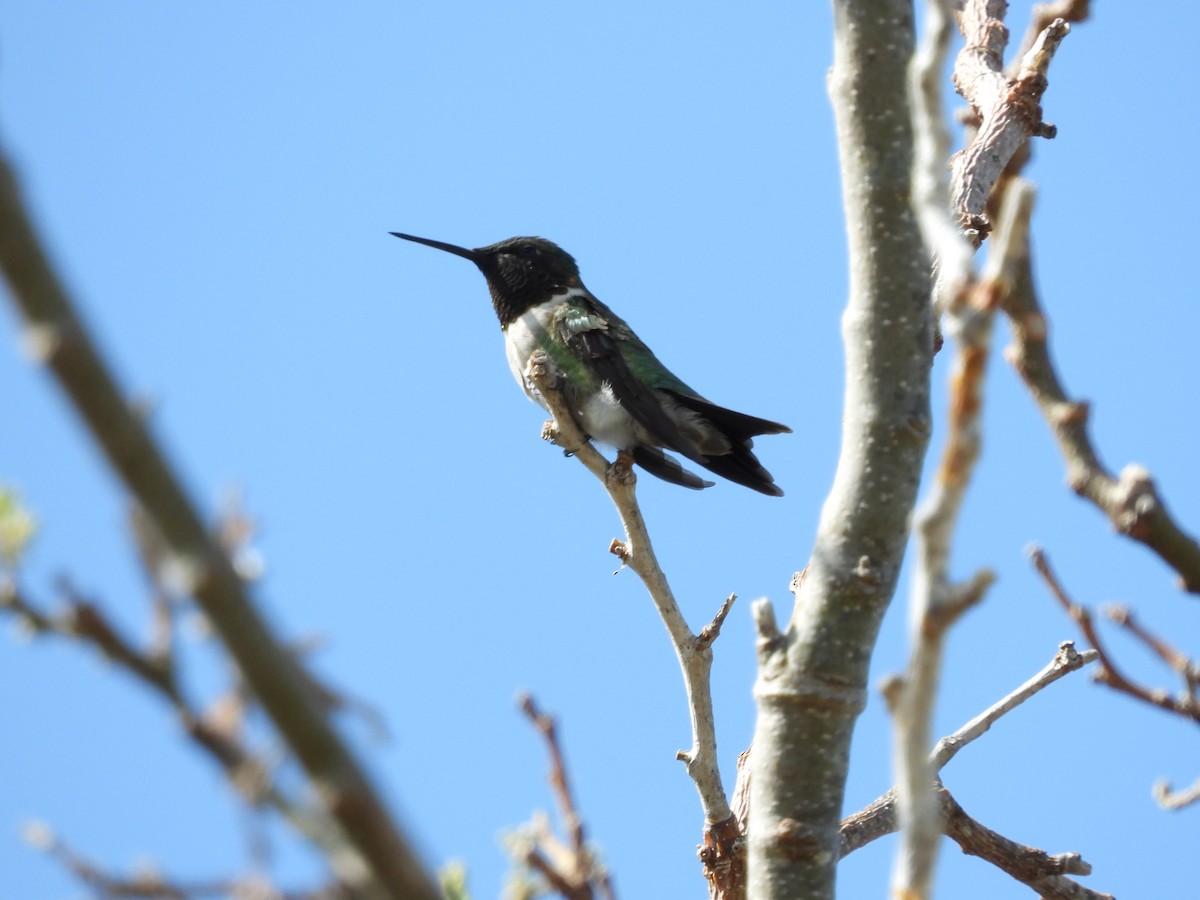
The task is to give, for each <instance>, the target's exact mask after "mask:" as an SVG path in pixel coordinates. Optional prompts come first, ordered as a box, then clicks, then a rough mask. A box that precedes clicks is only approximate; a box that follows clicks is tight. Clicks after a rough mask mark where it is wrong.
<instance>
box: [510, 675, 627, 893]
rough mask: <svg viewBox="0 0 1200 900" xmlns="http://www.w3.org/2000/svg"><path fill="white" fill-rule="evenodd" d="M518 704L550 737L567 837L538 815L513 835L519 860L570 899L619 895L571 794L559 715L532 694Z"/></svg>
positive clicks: (548, 750)
mask: <svg viewBox="0 0 1200 900" xmlns="http://www.w3.org/2000/svg"><path fill="white" fill-rule="evenodd" d="M518 703H519V705H520V707H521V711H522V712H524V713H525V715H526V716H527V717H528V718H529V721H530V722H531V723H533V727H534V728H536V729H537V731H538V733H539V734H540V735H541V736H542V739H543V740H544V741H545V744H546V753H547V755H548V756H549V757H550V787H551V789H552V790H553V792H554V799H555V801H556V802H557V803H558V810H559V817H560V819H561V821H562V828H563V831H565V832H566V834H567V840H566V841H563V840H561V839H560V838H558V837H557V835H555V834H554V831H553V829H552V828H550V825H549V823H548V822H547V821H546V820H545V817H544V816H541V817H538V818H537V819H535V822H534V825H533V827H532V828H527V829H525V830H524V833H523V834H521V835H519V836H514V837H511V838H510V839H509V841H508V843H509V844H510V847H511V848H512V849H513V850H514V851H515V852H516V854H517V857H518V862H519V863H520V864H521V865H522V866H524V867H525V868H526V869H528V870H530V871H532V872H536V873H537V874H538V875H539V876H541V878H542V879H543V880H544V881H545V884H546V886H548V887H549V888H550V889H551V890H553V891H554V892H555V893H557V894H559V895H561V896H562V897H563V898H565V900H593V898H594V897H596V896H599V897H601V898H604V900H615V897H616V894H615V892H614V891H613V886H612V880H611V878H610V877H609V874H608V871H607V870H606V869H605V868H604V866H603V865H602V864H601V862H600V861H599V860H598V859H597V858H596V854H595V853H594V852H593V851H592V850H591V849H590V848H589V847H588V845H587V841H586V840H585V838H584V828H583V817H582V816H581V815H580V814H579V810H578V808H577V807H576V806H575V799H574V797H573V795H572V793H571V783H570V779H569V778H568V776H567V766H566V761H565V759H564V757H563V753H562V747H561V746H560V745H559V743H558V731H557V726H556V723H555V721H554V717H553V716H550V715H548V714H546V713H543V712H541V711H540V710H539V709H538V707H537V705H536V704H535V703H534V701H533V698H532V697H530V696H529V695H528V694H526V695H524V696H522V697H521V698H519V700H518Z"/></svg>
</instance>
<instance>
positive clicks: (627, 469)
mask: <svg viewBox="0 0 1200 900" xmlns="http://www.w3.org/2000/svg"><path fill="white" fill-rule="evenodd" d="M608 478H609V479H610V480H612V481H615V482H618V483H619V484H636V483H637V476H635V475H634V474H633V454H632V453H630V452H629V451H628V450H618V451H617V458H616V459H615V460H614V461H613V462H612V464H611V465H609V467H608Z"/></svg>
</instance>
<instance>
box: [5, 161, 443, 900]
mask: <svg viewBox="0 0 1200 900" xmlns="http://www.w3.org/2000/svg"><path fill="white" fill-rule="evenodd" d="M0 269H2V270H3V273H4V277H5V279H6V280H7V282H8V286H9V293H10V296H11V299H12V301H13V303H14V305H15V307H16V309H17V312H18V314H19V315H20V317H21V319H22V321H23V324H24V331H25V343H26V345H27V347H28V348H29V350H30V351H31V353H32V354H33V356H34V358H35V359H36V360H37V361H38V362H40V363H42V364H43V365H45V366H46V368H47V369H48V370H49V371H50V372H51V373H52V374H53V376H54V377H55V379H56V380H57V381H58V384H59V386H60V387H61V388H62V390H63V392H64V393H65V394H66V396H67V398H68V399H69V400H70V402H71V404H72V405H73V406H74V408H75V410H76V412H77V413H78V414H79V415H80V417H81V418H82V420H83V422H84V424H85V425H86V426H87V429H88V431H89V432H90V434H91V436H92V438H93V439H94V441H95V442H96V444H97V445H98V446H99V448H100V449H101V450H102V451H103V453H104V455H105V456H106V457H107V459H108V462H109V464H110V466H111V467H112V469H113V471H114V473H115V474H116V475H117V476H118V478H119V479H120V480H121V482H122V483H123V484H124V486H125V488H126V489H127V490H128V491H129V492H130V493H131V494H132V495H133V497H134V498H136V500H137V502H138V504H139V505H140V507H141V508H142V509H143V510H144V511H145V513H146V516H147V518H148V519H149V520H150V521H151V522H152V523H153V526H154V528H155V530H156V531H157V532H158V533H159V534H160V535H161V537H162V540H163V542H164V544H165V545H166V547H167V548H168V553H169V559H170V565H171V567H172V569H173V570H174V572H175V573H176V574H177V575H178V576H179V580H180V581H181V582H182V583H183V584H185V585H186V586H187V590H188V593H190V594H191V595H192V596H193V597H194V598H195V599H196V602H197V603H198V604H199V606H200V607H201V609H202V610H203V611H204V614H205V615H206V616H207V618H208V620H209V621H210V622H211V623H212V624H213V627H214V628H215V629H216V631H217V633H218V634H219V635H220V636H221V639H222V641H223V642H224V644H225V646H226V647H227V648H228V650H229V653H230V655H231V656H232V657H233V659H234V660H235V661H236V663H237V665H238V667H239V669H240V670H241V672H242V674H243V676H244V677H245V679H246V682H247V683H248V684H249V685H250V687H251V688H252V690H253V691H254V693H255V695H256V696H257V697H258V699H259V701H260V702H261V703H262V706H263V709H264V710H265V711H266V713H267V715H268V716H269V717H270V718H271V720H272V721H273V722H274V723H275V726H276V728H278V729H279V732H280V734H281V735H282V737H283V739H284V740H285V741H286V742H287V743H288V745H289V746H290V747H291V749H292V750H293V751H294V752H295V754H296V757H297V759H298V760H299V761H300V764H301V765H302V767H303V768H304V770H305V772H306V773H307V775H308V777H309V779H310V780H311V782H312V784H313V785H314V787H315V788H316V794H317V796H318V797H319V798H320V802H321V803H322V804H323V805H324V806H325V809H326V810H327V811H328V813H329V814H330V816H331V817H332V818H333V819H334V820H336V821H337V822H338V824H339V827H340V828H341V829H342V830H343V831H344V832H345V835H346V838H347V840H348V842H349V845H350V846H352V847H354V848H355V852H356V855H357V856H358V857H359V858H358V862H357V868H358V869H359V870H360V874H359V876H358V881H359V882H361V884H359V885H358V887H359V888H360V889H361V891H363V892H364V893H369V894H373V895H375V896H390V897H394V898H400V897H404V898H411V897H423V898H431V900H432V898H436V897H437V896H438V893H437V889H436V888H435V887H434V885H433V883H432V881H431V880H430V878H429V876H428V875H427V874H426V873H425V872H424V870H423V869H422V867H421V864H420V862H419V861H418V859H417V857H416V855H415V853H414V852H413V851H412V849H411V848H410V847H409V846H408V844H407V842H406V841H405V840H404V838H403V837H402V836H401V834H400V831H399V829H398V828H397V826H396V825H395V823H394V822H393V821H392V819H391V817H390V815H389V814H388V812H387V810H386V809H385V807H384V805H383V803H382V801H381V800H380V798H379V795H378V794H377V793H376V792H375V790H374V787H373V786H372V785H371V783H370V781H369V780H368V778H367V776H366V773H365V772H364V771H363V769H362V768H361V767H360V766H359V764H358V762H357V760H356V759H355V758H354V756H353V755H352V754H351V752H350V750H349V749H348V748H347V747H346V745H345V744H344V743H342V741H341V738H340V737H339V736H338V735H337V733H336V731H335V730H334V729H333V727H332V726H331V724H330V722H329V721H328V718H327V715H326V713H325V712H324V710H323V709H322V708H321V706H320V704H319V702H318V700H317V699H316V698H315V697H314V696H313V692H312V691H311V690H310V688H309V687H308V686H307V683H306V680H305V678H304V677H303V675H302V674H301V672H300V667H299V665H298V664H297V662H296V660H295V659H293V658H292V656H291V654H289V653H288V652H287V651H286V650H285V649H284V648H283V647H282V645H281V644H280V642H279V641H278V640H277V639H276V638H275V636H274V635H273V634H272V633H271V631H270V630H269V629H268V628H267V625H266V623H265V622H264V621H263V619H262V617H261V616H260V615H259V613H258V611H257V610H256V609H255V607H254V605H253V604H252V603H251V601H250V597H249V595H248V591H247V588H246V585H245V584H244V583H243V581H242V580H241V578H239V576H238V575H237V573H236V572H235V571H234V570H233V567H232V566H231V565H230V562H229V558H228V556H227V555H226V554H225V553H224V552H223V551H222V550H221V548H220V546H219V545H218V544H217V542H216V540H215V539H214V537H213V535H212V534H210V533H209V531H208V529H207V528H206V527H205V525H204V522H203V519H202V517H201V516H200V515H199V513H198V512H197V510H196V507H195V506H194V505H193V503H192V502H191V500H190V499H189V497H188V496H187V493H186V492H185V490H184V488H183V486H182V484H181V482H180V481H179V479H178V478H177V477H176V475H175V473H174V472H173V471H172V469H171V466H170V464H169V463H168V461H167V459H166V457H165V456H164V455H163V453H162V452H161V450H160V449H159V447H158V444H157V443H156V442H155V440H154V439H153V438H152V437H151V435H150V433H149V432H148V430H147V429H146V426H145V424H144V422H143V421H142V417H141V416H139V415H138V414H137V413H136V412H135V411H134V410H133V409H131V408H130V406H129V404H128V403H127V402H126V400H125V396H124V394H123V393H122V391H121V390H120V388H119V387H118V385H117V383H116V381H115V379H114V378H113V376H112V374H111V373H110V372H109V370H108V367H107V366H106V365H105V363H104V360H103V359H102V358H101V356H100V353H99V351H98V349H97V348H96V346H95V345H94V344H93V342H92V339H91V337H90V336H89V334H88V332H87V330H86V328H85V327H84V324H83V322H82V321H81V320H80V318H79V316H78V315H77V313H76V312H75V310H74V308H73V306H72V304H71V301H70V300H69V298H68V296H67V293H66V291H65V290H64V288H63V286H62V285H61V284H60V282H59V280H58V277H57V275H56V274H55V272H54V271H53V269H52V267H51V265H50V262H49V260H48V259H47V257H46V254H45V252H44V251H43V249H42V246H41V243H40V241H39V240H38V238H37V236H36V233H35V231H34V227H33V225H32V223H31V222H30V219H29V216H28V215H27V213H26V211H25V208H24V204H23V202H22V199H21V196H20V192H19V189H18V186H17V181H16V178H15V176H14V175H13V172H12V170H11V169H10V168H9V165H8V163H7V161H6V160H5V159H4V158H3V157H2V156H0Z"/></svg>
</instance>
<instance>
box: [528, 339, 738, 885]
mask: <svg viewBox="0 0 1200 900" xmlns="http://www.w3.org/2000/svg"><path fill="white" fill-rule="evenodd" d="M525 377H526V378H527V379H528V380H529V382H530V383H531V384H533V385H534V386H535V387H536V388H537V389H538V391H540V392H541V395H542V397H544V398H545V400H546V403H547V405H548V406H549V408H550V413H551V415H552V416H553V417H554V418H553V420H552V421H550V422H547V423H546V425H545V426H544V427H543V429H542V437H543V438H545V439H546V440H549V441H551V442H553V443H554V444H556V445H558V446H559V447H562V448H563V450H564V451H566V452H567V453H569V454H571V455H573V456H574V457H575V458H576V459H578V460H579V461H580V462H581V463H582V464H583V465H584V466H585V467H587V469H588V471H590V472H591V473H592V474H593V475H595V476H596V478H598V479H599V480H600V482H601V483H602V484H603V485H604V487H605V490H606V491H607V492H608V496H609V498H610V499H611V500H612V502H613V505H614V506H615V507H616V508H617V514H618V515H619V516H620V518H621V523H622V525H623V526H624V528H625V539H624V540H623V541H622V540H614V541H613V542H612V545H611V547H610V548H609V549H610V552H612V553H613V554H614V555H615V556H617V557H618V558H619V559H620V560H621V562H622V563H623V564H624V565H627V566H629V568H631V569H633V571H634V572H636V573H637V575H638V577H639V578H640V579H641V580H642V583H643V584H644V585H645V586H646V590H647V591H648V592H649V593H650V598H651V600H653V602H654V606H655V608H656V609H657V610H658V614H659V617H660V618H661V619H662V622H663V624H664V625H665V626H666V628H667V633H668V635H669V636H670V638H671V645H672V647H673V648H674V650H675V655H676V657H677V658H678V659H679V666H680V669H681V670H682V672H683V683H684V689H685V691H686V693H687V698H688V711H689V713H690V715H691V722H692V746H691V747H690V748H689V749H687V750H681V751H679V753H678V754H677V757H678V758H679V759H680V760H681V761H682V762H683V764H684V765H685V767H686V768H687V772H688V775H689V777H690V778H691V779H692V782H693V783H694V784H695V786H696V791H697V793H699V795H700V804H701V807H702V808H703V810H704V829H705V831H704V844H703V849H702V850H701V859H702V861H703V862H704V866H705V877H706V878H708V879H709V880H710V884H711V883H715V882H714V879H716V878H717V877H718V874H719V873H726V872H728V871H729V870H730V867H729V866H728V865H726V864H725V863H726V862H727V861H729V860H731V859H732V858H737V859H739V860H740V859H741V858H742V846H741V843H740V841H739V840H737V839H738V838H740V835H741V831H740V828H738V827H737V822H736V819H735V818H734V816H733V811H732V810H731V809H730V807H729V801H728V799H727V798H726V795H725V789H724V787H723V786H722V784H721V773H720V769H719V768H718V765H717V735H716V725H715V722H714V720H713V707H712V688H711V684H710V672H711V670H712V659H713V656H712V641H713V639H715V637H716V632H717V631H719V630H720V625H721V621H723V620H724V614H723V613H722V612H718V614H717V618H715V619H714V620H713V623H712V624H711V625H710V626H709V628H708V629H706V630H708V632H709V633H708V635H707V636H706V635H705V634H704V633H703V632H702V633H701V634H700V635H695V634H693V633H692V631H691V629H690V628H689V627H688V624H687V621H686V620H685V619H684V617H683V613H682V612H680V609H679V604H678V603H677V602H676V601H675V595H674V593H673V592H672V591H671V586H670V584H669V583H668V582H667V576H666V575H665V574H664V572H663V570H662V568H661V567H660V566H659V564H658V559H657V557H655V555H654V547H653V546H652V545H651V543H650V534H649V532H648V531H647V529H646V521H645V519H644V518H643V517H642V511H641V508H640V507H639V506H638V502H637V497H636V492H635V484H636V478H635V476H634V474H633V471H632V469H631V467H630V464H629V462H628V460H626V459H624V458H623V456H621V455H618V458H617V461H616V462H614V463H612V464H611V465H610V464H609V462H608V460H606V459H605V458H604V457H603V456H602V455H601V454H600V452H599V451H598V450H596V448H595V447H593V446H592V444H591V443H590V442H589V441H588V440H587V438H586V437H585V436H584V434H583V433H582V432H581V431H580V429H579V426H578V425H576V424H575V419H574V417H573V416H572V415H571V410H570V408H569V406H568V405H567V402H566V400H565V399H564V398H563V396H562V394H561V393H560V392H559V391H558V389H557V386H558V379H559V378H560V377H561V376H560V375H559V373H557V372H556V371H555V370H554V368H553V366H552V364H551V362H550V359H549V357H548V356H547V355H546V354H545V353H542V352H537V353H534V354H533V356H532V357H531V358H530V361H529V365H528V367H527V368H526V370H525ZM732 602H733V600H732V598H730V599H728V600H726V602H725V604H724V605H723V606H722V610H723V612H724V613H726V614H727V613H728V606H729V605H731V604H732ZM731 823H732V827H731ZM710 849H711V853H709V852H706V851H708V850H710ZM718 862H720V863H721V865H720V867H716V866H717V863H718ZM734 868H737V867H734ZM741 871H742V870H741V869H738V870H737V873H736V874H737V877H739V878H740V875H741Z"/></svg>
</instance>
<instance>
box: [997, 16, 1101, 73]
mask: <svg viewBox="0 0 1200 900" xmlns="http://www.w3.org/2000/svg"><path fill="white" fill-rule="evenodd" d="M1091 7H1092V3H1091V0H1054V2H1053V3H1035V4H1034V5H1033V10H1032V11H1031V12H1030V15H1029V27H1028V28H1026V29H1025V37H1024V38H1022V39H1021V49H1020V50H1018V51H1017V54H1016V56H1015V57H1014V59H1013V62H1012V64H1011V65H1010V66H1009V76H1010V77H1012V78H1015V77H1017V75H1018V73H1019V72H1020V68H1021V63H1022V60H1024V59H1025V56H1026V55H1027V54H1028V53H1029V51H1030V50H1031V49H1033V45H1034V44H1036V43H1037V40H1038V38H1039V37H1040V36H1041V34H1042V32H1044V31H1045V30H1046V29H1047V28H1049V27H1050V26H1051V25H1052V24H1053V23H1054V20H1055V19H1062V20H1063V21H1064V22H1067V23H1068V24H1070V23H1074V22H1084V21H1086V20H1087V18H1088V16H1090V15H1091V12H1092V9H1091Z"/></svg>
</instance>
